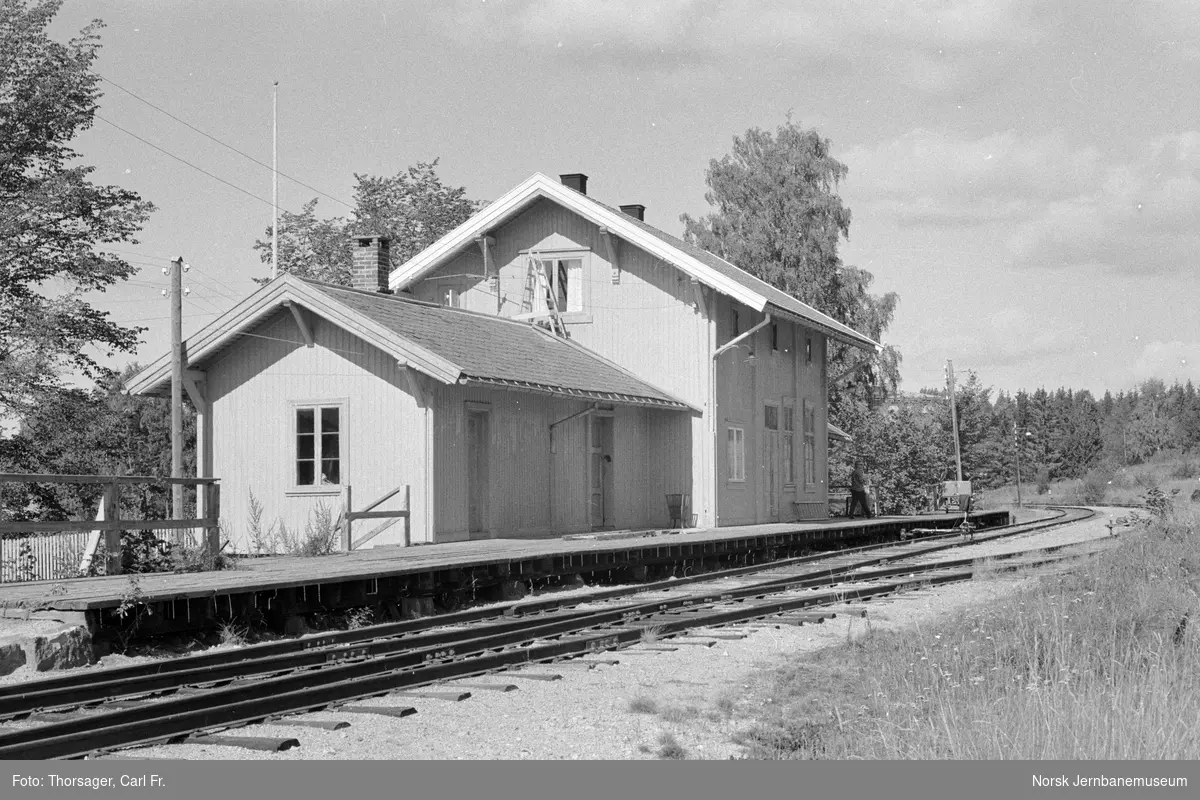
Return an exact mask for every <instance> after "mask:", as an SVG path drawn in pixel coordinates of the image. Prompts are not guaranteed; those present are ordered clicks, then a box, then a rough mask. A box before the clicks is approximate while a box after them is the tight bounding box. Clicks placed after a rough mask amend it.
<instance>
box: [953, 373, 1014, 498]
mask: <svg viewBox="0 0 1200 800" xmlns="http://www.w3.org/2000/svg"><path fill="white" fill-rule="evenodd" d="M991 392H992V390H991V389H989V388H987V387H986V386H984V385H983V384H982V383H980V381H979V376H977V375H976V374H975V373H974V372H968V374H967V380H966V381H965V382H964V383H963V384H962V385H961V386H959V387H958V388H957V390H956V391H955V400H956V403H957V409H956V412H957V416H958V445H959V451H960V453H961V454H962V466H963V478H964V479H965V480H971V481H973V482H974V483H975V484H977V486H978V488H988V487H993V486H1000V485H1002V484H1003V483H1004V482H1005V481H1006V480H1007V479H1008V477H1009V475H1008V467H1007V464H1006V461H1007V459H1006V457H1005V456H1006V448H1005V444H1006V439H1005V433H1004V430H1003V428H1002V427H1001V425H1000V421H999V419H998V418H997V416H996V413H995V410H994V409H993V408H992V404H991V401H990V397H991ZM950 458H951V461H953V458H954V456H953V454H951V456H950Z"/></svg>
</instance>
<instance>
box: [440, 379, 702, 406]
mask: <svg viewBox="0 0 1200 800" xmlns="http://www.w3.org/2000/svg"><path fill="white" fill-rule="evenodd" d="M458 382H459V383H461V384H468V385H470V384H475V385H482V386H499V387H502V388H505V389H514V390H517V391H522V392H534V393H537V394H550V395H555V396H558V397H569V398H574V399H579V400H600V401H603V402H611V403H620V404H622V405H635V406H651V407H655V408H666V409H674V410H676V411H693V410H694V409H693V408H692V407H691V406H689V405H688V404H687V403H683V402H681V401H678V400H669V399H663V398H658V397H649V396H646V395H636V394H626V393H623V392H605V391H599V390H595V389H574V388H571V387H567V386H551V385H549V384H544V383H533V382H531V381H519V380H515V379H512V378H491V377H483V376H478V375H465V374H464V375H463V376H461V377H460V378H459V379H458Z"/></svg>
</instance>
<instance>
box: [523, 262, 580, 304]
mask: <svg viewBox="0 0 1200 800" xmlns="http://www.w3.org/2000/svg"><path fill="white" fill-rule="evenodd" d="M541 264H542V269H543V271H544V273H545V276H546V287H547V289H548V295H543V296H540V297H538V298H537V302H536V307H535V308H534V311H535V313H542V314H546V313H549V311H550V297H553V298H554V304H555V306H556V307H557V308H558V311H559V313H560V314H561V313H566V312H570V311H583V258H581V257H578V258H543V259H542V260H541Z"/></svg>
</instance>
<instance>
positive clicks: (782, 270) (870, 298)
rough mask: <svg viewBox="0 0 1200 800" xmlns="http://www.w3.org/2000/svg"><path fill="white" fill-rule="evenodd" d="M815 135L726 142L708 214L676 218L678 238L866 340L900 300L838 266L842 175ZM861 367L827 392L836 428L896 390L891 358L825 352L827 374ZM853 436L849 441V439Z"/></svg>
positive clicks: (845, 223)
mask: <svg viewBox="0 0 1200 800" xmlns="http://www.w3.org/2000/svg"><path fill="white" fill-rule="evenodd" d="M831 150H832V146H831V144H830V142H829V140H828V139H822V138H821V136H820V135H819V134H818V133H817V131H815V130H805V129H804V128H802V127H801V126H799V125H798V124H796V123H794V122H792V120H791V117H790V116H789V117H788V119H787V122H786V123H785V124H783V125H781V126H780V127H779V128H778V129H777V130H776V132H775V133H774V134H772V133H771V132H769V131H763V130H761V129H759V128H752V129H751V130H749V131H747V132H746V134H745V136H743V137H735V138H734V140H733V152H732V153H731V154H727V155H726V156H724V157H723V158H722V159H721V160H719V161H718V160H715V159H714V160H712V161H710V162H709V166H708V174H707V178H706V181H707V183H708V187H709V191H708V193H707V194H706V195H705V199H706V200H707V201H708V203H709V205H710V206H713V207H714V208H715V211H714V212H713V213H711V214H708V215H707V216H705V217H703V218H702V219H693V218H692V217H690V216H689V215H687V214H684V215H683V216H682V217H681V218H680V219H681V221H682V222H683V224H684V226H685V231H684V237H685V238H686V239H687V240H688V241H689V242H690V243H692V244H695V245H697V246H699V247H702V248H704V249H705V250H708V251H709V252H711V253H714V254H716V255H718V256H720V257H721V258H724V259H725V260H726V261H729V262H730V263H732V264H734V265H736V266H738V267H740V268H741V269H744V270H746V271H747V272H749V273H750V274H752V275H755V276H757V277H758V278H761V279H762V280H764V281H766V282H767V283H770V284H771V285H773V286H775V287H777V288H779V289H781V290H783V291H785V292H787V293H789V294H791V295H793V296H795V297H798V298H799V299H800V300H802V301H804V302H805V303H808V304H809V305H811V306H813V307H814V308H816V309H818V310H820V311H823V312H824V313H826V314H828V315H829V316H831V317H833V318H834V319H837V320H838V321H840V322H843V323H845V324H847V325H849V326H850V327H852V328H854V329H855V330H858V331H860V332H862V333H865V334H866V335H868V336H870V337H871V338H873V339H875V340H877V341H878V340H879V339H880V338H882V336H883V333H884V331H886V330H887V328H888V326H889V325H890V324H891V322H892V317H893V315H894V314H895V311H896V305H897V303H898V302H899V297H898V296H897V295H896V294H895V293H888V294H886V295H883V296H876V295H872V294H870V291H869V290H870V287H871V283H872V281H873V280H874V277H873V276H872V275H871V273H869V272H867V271H866V270H862V269H858V268H856V267H853V266H848V265H845V264H843V263H842V260H841V258H840V257H839V256H838V244H839V243H840V241H841V239H842V237H848V236H849V234H850V210H849V209H848V208H846V207H845V206H844V205H843V203H842V199H841V197H839V196H838V194H837V187H838V183H839V182H840V181H841V180H842V179H843V178H845V177H846V174H847V167H846V165H845V164H843V163H841V162H840V161H838V160H837V159H835V158H834V157H833V156H832V155H831ZM863 361H867V362H868V363H867V364H864V365H863V366H864V369H863V370H862V372H860V373H859V374H858V375H857V376H856V380H855V382H851V383H847V384H843V385H842V386H831V387H830V406H831V409H832V410H833V412H834V415H835V419H836V420H837V421H839V423H841V422H845V423H846V424H848V425H849V424H850V422H849V420H850V418H851V416H854V415H848V416H846V417H845V418H841V417H839V416H838V415H839V413H840V409H841V408H842V406H843V405H845V404H846V403H849V402H851V401H852V400H853V399H854V398H857V399H859V400H864V399H866V396H867V393H866V390H868V389H870V388H871V387H872V386H874V385H883V386H885V387H887V388H890V389H891V390H893V391H894V390H895V388H896V386H897V385H898V383H899V380H900V371H899V366H900V354H899V353H898V352H897V351H896V350H895V349H893V348H890V347H889V348H886V350H885V352H884V353H883V354H882V355H880V356H878V357H876V356H871V355H868V354H865V353H863V352H862V351H861V350H858V349H856V348H852V347H848V346H835V347H834V348H831V355H830V373H831V375H835V376H836V375H838V374H841V373H842V372H843V371H845V370H847V369H849V368H851V367H854V366H856V365H859V364H860V363H861V362H863ZM851 433H853V431H851Z"/></svg>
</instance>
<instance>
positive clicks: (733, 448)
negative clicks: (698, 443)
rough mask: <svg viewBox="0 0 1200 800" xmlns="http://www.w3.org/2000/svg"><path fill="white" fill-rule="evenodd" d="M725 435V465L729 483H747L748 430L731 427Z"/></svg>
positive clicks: (739, 426) (738, 426)
mask: <svg viewBox="0 0 1200 800" xmlns="http://www.w3.org/2000/svg"><path fill="white" fill-rule="evenodd" d="M725 430H726V433H725V463H726V468H727V469H728V471H729V477H728V481H729V483H745V482H746V429H745V428H744V427H743V426H741V425H729V426H728V427H726V429H725Z"/></svg>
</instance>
